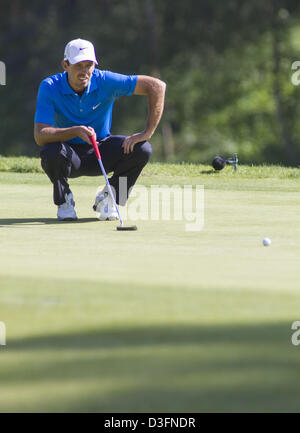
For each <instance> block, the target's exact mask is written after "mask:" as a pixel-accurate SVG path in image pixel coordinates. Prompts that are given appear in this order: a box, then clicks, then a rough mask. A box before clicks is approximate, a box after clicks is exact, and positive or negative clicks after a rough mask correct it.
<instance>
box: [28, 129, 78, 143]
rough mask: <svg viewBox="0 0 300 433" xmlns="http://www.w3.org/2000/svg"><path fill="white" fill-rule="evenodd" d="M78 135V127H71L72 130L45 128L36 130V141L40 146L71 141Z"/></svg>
mask: <svg viewBox="0 0 300 433" xmlns="http://www.w3.org/2000/svg"><path fill="white" fill-rule="evenodd" d="M77 135H78V127H77V126H71V127H70V128H53V127H52V126H45V127H43V128H35V131H34V139H35V141H36V143H37V144H38V145H39V146H43V145H44V144H46V143H52V142H55V141H67V140H71V139H72V138H74V137H77Z"/></svg>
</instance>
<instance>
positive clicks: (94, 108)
mask: <svg viewBox="0 0 300 433" xmlns="http://www.w3.org/2000/svg"><path fill="white" fill-rule="evenodd" d="M99 105H101V102H99V104H97V105H94V107H93V110H96V108H97V107H99Z"/></svg>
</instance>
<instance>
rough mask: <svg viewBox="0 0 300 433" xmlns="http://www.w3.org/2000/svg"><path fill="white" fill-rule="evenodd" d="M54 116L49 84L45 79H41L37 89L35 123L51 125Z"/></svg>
mask: <svg viewBox="0 0 300 433" xmlns="http://www.w3.org/2000/svg"><path fill="white" fill-rule="evenodd" d="M54 116H55V109H54V102H53V97H52V94H51V86H50V84H49V83H48V82H47V81H45V80H44V81H42V82H41V84H40V88H39V91H38V96H37V102H36V111H35V116H34V122H35V123H46V124H48V125H53V123H54Z"/></svg>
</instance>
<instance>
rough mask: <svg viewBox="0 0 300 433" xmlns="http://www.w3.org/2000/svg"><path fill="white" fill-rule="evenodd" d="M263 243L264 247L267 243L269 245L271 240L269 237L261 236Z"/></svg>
mask: <svg viewBox="0 0 300 433" xmlns="http://www.w3.org/2000/svg"><path fill="white" fill-rule="evenodd" d="M262 242H263V245H264V246H265V247H268V246H269V245H271V243H272V241H271V239H270V238H263V241H262Z"/></svg>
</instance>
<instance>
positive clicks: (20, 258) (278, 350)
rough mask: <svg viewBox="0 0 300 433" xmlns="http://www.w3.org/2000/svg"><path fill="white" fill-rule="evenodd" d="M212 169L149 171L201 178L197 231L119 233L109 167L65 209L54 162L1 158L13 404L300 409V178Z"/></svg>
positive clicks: (1, 295)
mask: <svg viewBox="0 0 300 433" xmlns="http://www.w3.org/2000/svg"><path fill="white" fill-rule="evenodd" d="M202 173H203V174H199V176H195V175H194V176H192V177H190V178H189V177H187V176H180V175H176V176H168V175H164V174H157V175H148V176H143V177H141V178H140V180H139V185H145V186H147V187H149V186H150V185H152V184H155V185H158V184H165V185H175V184H177V185H184V184H190V185H192V184H193V185H196V184H203V185H204V188H205V193H204V194H205V198H204V203H205V207H204V210H205V212H204V218H205V221H204V227H203V229H202V230H201V231H198V232H187V231H186V230H185V222H183V221H175V220H171V221H164V220H158V221H151V220H144V221H134V220H128V221H127V222H126V223H128V224H137V226H138V231H135V232H117V231H116V230H115V228H116V225H117V222H100V221H97V220H96V219H95V215H94V212H93V210H92V204H93V200H94V196H95V192H96V189H97V187H98V181H99V179H98V178H81V179H76V180H73V181H71V188H72V191H73V194H74V197H75V201H76V210H77V214H78V217H79V220H78V221H77V222H71V223H70V222H65V223H64V222H57V220H56V208H55V207H54V206H53V205H52V197H51V196H52V191H51V186H50V184H49V182H48V180H47V178H46V176H45V175H43V174H38V173H37V174H17V173H0V196H1V209H0V239H1V250H0V264H1V265H0V321H2V322H5V325H6V343H7V345H6V346H0V383H1V393H0V411H34V412H36V411H99V412H131V411H132V412H176V411H177V412H192V411H195V412H202V411H208V412H230V411H246V412H247V411H249V412H253V411H259V412H260V411H264V412H266V411H270V412H287V411H299V405H298V400H299V397H300V389H299V385H298V383H299V379H300V372H299V362H300V346H293V345H292V343H291V336H292V332H293V331H292V330H291V324H292V322H294V321H296V320H300V297H299V290H300V283H299V280H300V278H299V277H300V272H299V265H298V263H299V257H300V242H299V239H300V223H299V214H300V198H299V180H298V178H295V179H293V178H287V179H282V178H276V175H274V176H272V177H270V178H259V177H255V176H253V177H251V171H250V175H249V176H248V177H242V176H241V177H238V173H237V175H235V176H232V175H230V176H228V177H226V176H224V175H223V174H222V175H221V176H219V177H217V176H215V175H210V172H209V171H207V172H205V171H203V172H202ZM222 176H223V177H222ZM120 211H121V212H124V211H123V209H122V208H120ZM265 236H268V237H270V238H271V239H272V245H271V246H270V247H263V246H262V239H263V237H265Z"/></svg>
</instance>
